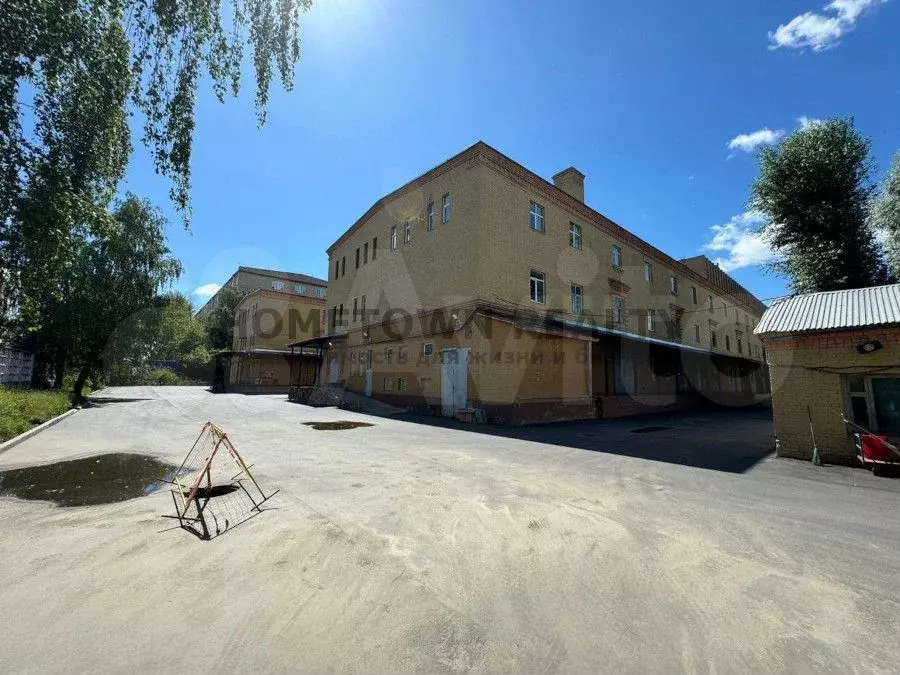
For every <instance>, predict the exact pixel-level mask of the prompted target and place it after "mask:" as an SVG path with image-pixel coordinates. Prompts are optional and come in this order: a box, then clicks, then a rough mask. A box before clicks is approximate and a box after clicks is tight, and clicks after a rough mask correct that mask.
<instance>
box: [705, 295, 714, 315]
mask: <svg viewBox="0 0 900 675" xmlns="http://www.w3.org/2000/svg"><path fill="white" fill-rule="evenodd" d="M706 297H707V305H706V306H707V307H708V308H709V311H710V312H711V311H713V296H711V295H708V296H706Z"/></svg>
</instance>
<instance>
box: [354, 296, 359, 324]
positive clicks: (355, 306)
mask: <svg viewBox="0 0 900 675" xmlns="http://www.w3.org/2000/svg"><path fill="white" fill-rule="evenodd" d="M357 316H359V305H358V300H357V298H353V321H356V317H357Z"/></svg>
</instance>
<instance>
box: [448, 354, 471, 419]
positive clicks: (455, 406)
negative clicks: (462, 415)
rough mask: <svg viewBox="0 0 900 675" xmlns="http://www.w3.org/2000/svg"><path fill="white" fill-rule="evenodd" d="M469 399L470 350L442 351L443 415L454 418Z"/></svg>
mask: <svg viewBox="0 0 900 675" xmlns="http://www.w3.org/2000/svg"><path fill="white" fill-rule="evenodd" d="M468 398H469V350H468V349H459V348H450V349H442V350H441V413H442V414H443V415H445V416H448V417H449V416H453V415H455V414H456V411H457V410H462V409H463V408H465V407H466V403H467V401H468Z"/></svg>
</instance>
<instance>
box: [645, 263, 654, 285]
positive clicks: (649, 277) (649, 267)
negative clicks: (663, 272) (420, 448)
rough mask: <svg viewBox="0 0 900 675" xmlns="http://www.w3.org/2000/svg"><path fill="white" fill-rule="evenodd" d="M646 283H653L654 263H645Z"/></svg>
mask: <svg viewBox="0 0 900 675" xmlns="http://www.w3.org/2000/svg"><path fill="white" fill-rule="evenodd" d="M644 281H646V282H647V283H648V284H652V283H653V263H652V262H647V261H646V260H645V261H644Z"/></svg>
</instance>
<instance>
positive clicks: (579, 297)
mask: <svg viewBox="0 0 900 675" xmlns="http://www.w3.org/2000/svg"><path fill="white" fill-rule="evenodd" d="M571 293H572V314H581V313H582V312H583V311H584V288H582V287H581V286H579V285H578V284H572V288H571Z"/></svg>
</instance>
